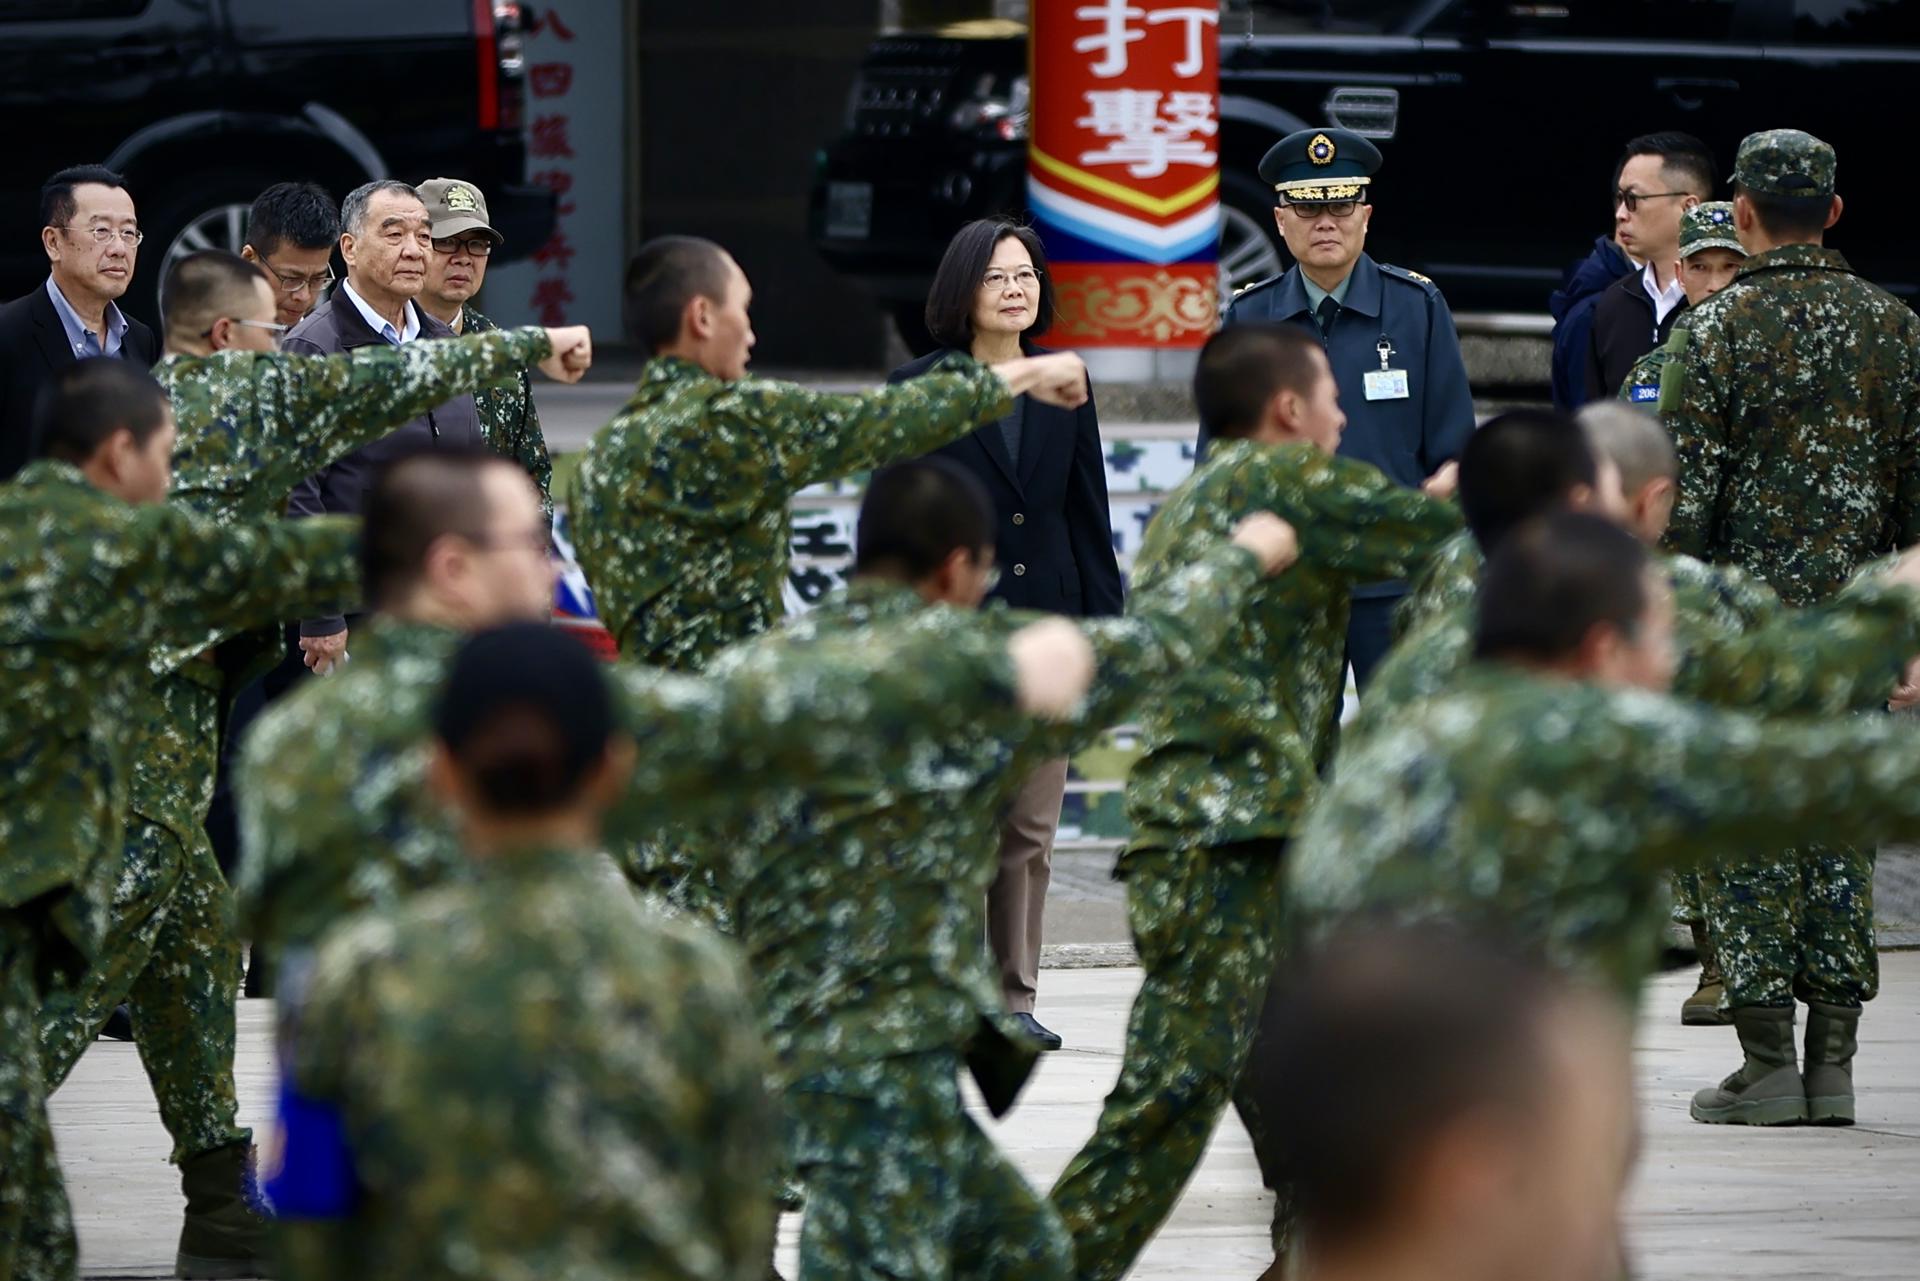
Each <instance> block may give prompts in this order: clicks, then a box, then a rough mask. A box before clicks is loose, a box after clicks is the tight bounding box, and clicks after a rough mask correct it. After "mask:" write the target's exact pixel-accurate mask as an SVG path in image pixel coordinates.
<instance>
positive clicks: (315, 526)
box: [113, 504, 360, 644]
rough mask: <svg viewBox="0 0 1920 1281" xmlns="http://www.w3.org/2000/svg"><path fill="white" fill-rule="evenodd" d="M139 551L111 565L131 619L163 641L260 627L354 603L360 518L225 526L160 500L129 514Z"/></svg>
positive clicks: (357, 587) (150, 636)
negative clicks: (115, 564)
mask: <svg viewBox="0 0 1920 1281" xmlns="http://www.w3.org/2000/svg"><path fill="white" fill-rule="evenodd" d="M133 526H134V528H133V530H132V531H130V532H132V533H133V537H132V539H131V540H130V545H131V546H133V547H135V548H137V549H139V550H138V553H137V554H136V555H134V556H132V557H129V558H128V559H126V560H124V561H122V562H121V563H120V564H119V565H117V566H116V567H115V571H114V575H113V577H114V579H115V582H114V586H115V589H116V592H117V599H118V601H119V602H120V603H121V605H122V606H123V607H124V608H126V609H127V610H129V611H130V612H131V617H132V621H131V622H130V624H129V626H131V627H135V628H140V629H144V630H147V631H148V640H149V641H151V642H153V643H157V644H165V643H186V642H191V641H194V640H197V639H200V637H201V635H202V634H204V633H205V632H207V631H209V630H212V629H219V628H246V627H262V626H267V625H270V624H274V623H277V622H279V621H281V620H282V619H287V618H297V617H299V616H300V615H302V614H311V613H317V612H325V611H327V610H331V609H338V608H341V607H342V606H343V605H347V604H352V603H355V602H357V601H358V599H359V595H360V565H359V549H360V521H359V518H357V517H324V518H322V517H316V518H314V519H312V520H301V521H281V520H272V521H266V522H263V523H260V524H247V525H234V526H222V525H218V524H215V523H214V522H212V521H209V520H206V519H205V518H203V517H200V516H196V515H193V514H192V513H190V512H188V511H186V510H184V509H183V508H178V507H173V506H170V505H167V504H158V505H155V506H152V507H147V508H143V509H142V510H141V511H140V513H139V514H138V515H137V516H136V517H135V518H134V521H133Z"/></svg>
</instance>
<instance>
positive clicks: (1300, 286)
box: [1274, 253, 1381, 320]
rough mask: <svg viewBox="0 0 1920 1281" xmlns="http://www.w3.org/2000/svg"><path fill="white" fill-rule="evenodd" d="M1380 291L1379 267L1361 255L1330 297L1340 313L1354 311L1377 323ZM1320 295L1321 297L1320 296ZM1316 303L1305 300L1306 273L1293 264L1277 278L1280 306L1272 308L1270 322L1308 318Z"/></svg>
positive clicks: (1313, 300)
mask: <svg viewBox="0 0 1920 1281" xmlns="http://www.w3.org/2000/svg"><path fill="white" fill-rule="evenodd" d="M1342 290H1345V292H1346V297H1344V298H1342V297H1341V296H1340V294H1341V291H1342ZM1314 292H1316V293H1318V292H1319V291H1318V290H1316V291H1314ZM1380 292H1381V286H1380V268H1379V266H1378V264H1376V263H1375V262H1374V261H1373V259H1372V258H1369V257H1368V256H1367V255H1366V254H1364V253H1363V254H1361V255H1360V257H1359V258H1358V259H1357V260H1355V262H1354V264H1353V270H1352V271H1350V272H1348V273H1347V278H1346V279H1345V280H1343V281H1342V282H1340V288H1339V289H1336V290H1334V291H1333V298H1334V301H1335V302H1338V303H1339V304H1340V307H1341V309H1342V310H1343V311H1357V312H1359V313H1360V314H1361V315H1363V316H1366V317H1368V318H1370V319H1375V320H1377V319H1379V316H1380ZM1321 296H1322V297H1325V295H1324V294H1322V295H1321ZM1318 302H1319V299H1318V298H1310V297H1309V295H1308V293H1307V277H1306V273H1304V272H1302V271H1301V270H1300V267H1299V264H1297V263H1296V264H1295V265H1294V266H1292V267H1290V268H1288V269H1287V274H1286V275H1284V276H1282V277H1281V278H1280V305H1279V306H1278V307H1277V308H1276V309H1275V312H1274V319H1276V320H1289V319H1292V318H1293V317H1295V316H1307V315H1312V314H1313V309H1314V307H1315V305H1317V304H1318Z"/></svg>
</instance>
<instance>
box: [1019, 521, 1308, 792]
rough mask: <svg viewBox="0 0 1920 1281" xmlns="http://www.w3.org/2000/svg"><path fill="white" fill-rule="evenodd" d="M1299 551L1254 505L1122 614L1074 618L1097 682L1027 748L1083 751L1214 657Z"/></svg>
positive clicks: (1283, 528)
mask: <svg viewBox="0 0 1920 1281" xmlns="http://www.w3.org/2000/svg"><path fill="white" fill-rule="evenodd" d="M1299 558H1300V540H1299V536H1298V535H1297V534H1296V533H1295V531H1294V528H1293V526H1291V525H1289V524H1288V523H1287V522H1286V521H1284V520H1282V519H1280V517H1278V516H1276V515H1274V514H1273V513H1272V512H1265V511H1263V512H1254V513H1252V514H1251V515H1248V516H1246V517H1244V518H1243V519H1242V520H1240V521H1239V522H1238V523H1237V524H1236V525H1235V526H1234V527H1233V533H1232V534H1231V535H1230V536H1229V537H1228V538H1227V539H1225V540H1223V541H1221V542H1219V543H1217V544H1215V545H1214V546H1213V547H1211V548H1209V549H1208V550H1207V551H1206V553H1205V554H1204V555H1202V556H1200V557H1199V558H1198V559H1196V560H1194V561H1193V562H1192V563H1190V564H1188V565H1186V566H1184V567H1183V568H1181V569H1180V570H1179V571H1178V572H1177V573H1174V574H1171V575H1169V576H1167V577H1166V578H1163V579H1161V580H1160V581H1159V582H1157V583H1155V584H1153V585H1152V586H1151V587H1142V588H1140V589H1138V590H1137V591H1136V592H1135V593H1134V595H1133V599H1132V600H1130V601H1129V602H1128V603H1127V612H1126V614H1125V615H1124V616H1122V617H1120V618H1094V619H1085V620H1082V621H1081V622H1080V623H1079V624H1078V625H1077V626H1078V628H1079V630H1080V632H1081V633H1082V634H1083V635H1085V636H1086V637H1087V639H1088V640H1089V641H1090V642H1091V643H1092V646H1093V653H1094V656H1095V665H1096V670H1095V673H1094V679H1093V686H1092V688H1091V689H1090V690H1089V691H1088V693H1087V696H1086V699H1085V700H1084V702H1083V703H1082V704H1081V705H1080V706H1079V707H1078V708H1077V709H1076V710H1075V712H1074V715H1073V716H1072V717H1071V718H1070V719H1068V720H1066V721H1062V722H1059V723H1057V724H1053V725H1047V726H1043V727H1041V728H1040V729H1039V731H1038V732H1037V733H1035V734H1034V735H1032V736H1030V737H1029V738H1028V739H1027V740H1026V741H1025V742H1024V743H1022V745H1021V752H1022V754H1023V755H1024V756H1026V757H1028V758H1030V759H1031V760H1033V761H1040V760H1045V759H1048V758H1051V757H1055V756H1063V755H1066V754H1067V753H1070V752H1074V751H1078V750H1080V749H1081V748H1082V747H1085V746H1086V745H1087V744H1088V743H1089V742H1091V741H1092V740H1093V739H1094V738H1095V737H1096V736H1097V735H1098V734H1100V732H1101V731H1103V730H1105V729H1106V728H1107V727H1108V726H1110V725H1113V724H1115V723H1116V722H1118V721H1120V720H1123V719H1124V718H1125V717H1127V716H1128V715H1130V714H1131V713H1132V711H1133V709H1134V707H1135V706H1136V705H1137V704H1138V703H1139V702H1140V700H1141V699H1143V698H1145V697H1147V696H1149V695H1151V694H1152V693H1153V692H1154V691H1155V690H1157V689H1159V688H1161V687H1162V684H1163V682H1165V681H1166V680H1167V679H1169V678H1170V677H1172V676H1174V675H1176V674H1178V673H1179V672H1181V671H1184V670H1187V669H1189V668H1191V667H1193V666H1195V665H1197V664H1201V663H1206V662H1209V661H1211V660H1212V659H1213V657H1214V655H1215V653H1216V652H1217V651H1218V650H1219V649H1220V647H1221V645H1222V644H1224V643H1225V642H1226V640H1227V638H1228V637H1229V636H1231V635H1232V634H1233V631H1234V627H1235V625H1236V624H1237V623H1239V622H1240V620H1241V616H1242V614H1243V612H1244V611H1245V609H1246V607H1247V602H1248V599H1249V598H1250V597H1251V596H1252V595H1253V593H1254V591H1255V590H1256V588H1257V587H1258V585H1259V583H1260V582H1261V581H1263V580H1264V579H1268V578H1273V577H1275V576H1276V575H1279V574H1281V573H1284V572H1285V571H1286V570H1287V569H1288V568H1289V567H1291V566H1292V565H1293V564H1294V562H1296V561H1297V560H1299ZM1010 772H1013V773H1017V772H1019V771H1010Z"/></svg>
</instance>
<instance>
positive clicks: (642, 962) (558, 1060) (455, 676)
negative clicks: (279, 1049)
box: [269, 623, 777, 1281]
mask: <svg viewBox="0 0 1920 1281" xmlns="http://www.w3.org/2000/svg"><path fill="white" fill-rule="evenodd" d="M437 702H438V707H437V711H436V712H435V714H434V717H433V723H434V728H435V733H436V738H437V741H436V742H435V744H434V746H433V748H432V749H431V750H432V751H433V752H434V753H435V759H434V761H433V764H432V767H431V768H432V781H433V783H434V787H435V791H436V792H438V793H439V794H440V798H441V799H442V800H443V801H445V802H448V803H450V804H451V805H452V806H453V807H454V808H455V810H456V813H457V821H458V823H459V825H460V827H461V837H462V840H461V845H462V852H463V857H464V859H465V862H466V868H465V871H464V874H463V875H461V876H460V877H458V878H456V879H455V880H453V881H451V882H449V883H448V884H445V885H442V886H439V887H437V888H435V889H432V890H427V891H423V892H422V893H420V894H417V895H414V896H412V897H410V898H408V899H405V900H403V901H399V902H395V903H391V904H388V905H386V906H383V907H382V908H380V909H378V910H375V911H372V912H369V913H367V914H365V915H364V916H362V917H361V918H360V919H358V920H356V921H354V922H352V923H351V924H348V925H345V926H343V927H342V928H341V929H339V930H336V931H334V932H332V933H331V934H330V935H329V937H328V940H327V942H326V944H325V945H324V946H323V948H322V949H321V952H320V955H319V959H318V961H317V962H316V964H315V966H314V970H313V976H312V982H311V984H310V986H309V989H308V995H307V998H306V1000H305V1002H304V1004H303V1006H302V1009H301V1011H300V1015H299V1019H298V1023H297V1026H296V1028H295V1030H294V1031H293V1034H292V1037H291V1045H292V1051H291V1054H290V1055H289V1064H290V1067H289V1071H288V1083H289V1085H290V1087H291V1090H292V1092H293V1093H294V1096H295V1098H294V1102H293V1104H292V1105H291V1106H289V1107H287V1108H286V1113H287V1114H288V1115H289V1116H291V1117H293V1118H294V1121H293V1123H292V1124H289V1125H288V1126H287V1132H288V1142H287V1150H286V1162H285V1167H284V1169H285V1172H284V1173H283V1174H282V1175H281V1176H280V1178H279V1179H278V1180H277V1181H276V1182H275V1183H274V1184H272V1185H270V1189H269V1190H270V1191H272V1192H273V1193H275V1194H276V1203H277V1204H279V1205H280V1206H281V1210H282V1215H283V1218H285V1219H286V1220H287V1221H288V1222H287V1227H286V1235H287V1238H288V1240H289V1242H290V1243H291V1244H290V1248H289V1250H288V1251H287V1261H288V1267H287V1269H286V1271H285V1272H284V1273H283V1275H285V1276H287V1277H289V1278H290V1281H309V1279H310V1281H334V1279H335V1278H341V1277H364V1278H370V1279H379V1278H392V1279H393V1281H414V1279H415V1278H424V1277H451V1276H474V1277H480V1276H484V1277H501V1278H504V1277H528V1278H533V1277H542V1278H561V1277H607V1278H612V1277H663V1278H664V1277H684V1278H693V1277H700V1278H713V1279H714V1281H762V1279H763V1278H764V1277H765V1276H766V1266H767V1259H768V1257H769V1251H770V1248H771V1238H770V1234H769V1232H768V1227H769V1223H768V1220H767V1217H766V1215H765V1214H764V1213H760V1212H758V1204H759V1201H758V1198H759V1196H760V1195H762V1194H764V1189H765V1187H766V1180H767V1177H768V1173H769V1170H770V1169H771V1166H772V1161H773V1154H774V1151H775V1148H776V1145H777V1131H776V1128H775V1125H774V1114H773V1109H772V1107H771V1106H770V1103H769V1100H768V1098H767V1095H766V1091H765V1089H764V1086H763V1084H762V1077H763V1073H764V1070H765V1049H764V1046H763V1044H762V1042H761V1038H760V1036H759V1033H758V1029H757V1027H756V1025H755V1022H754V1014H753V1008H752V1006H751V1005H750V1004H749V1002H748V1000H747V993H746V984H745V981H744V976H743V974H742V973H741V970H740V966H739V962H738V960H737V959H736V958H735V957H734V956H733V955H732V954H731V950H730V949H728V948H726V947H725V946H724V945H722V944H721V943H720V941H719V940H718V939H716V938H714V936H713V935H712V934H711V933H710V932H708V931H705V930H699V929H694V928H690V927H687V926H681V925H678V924H676V923H674V922H671V921H668V920H665V919H662V918H661V917H659V916H658V915H657V914H656V913H654V912H652V911H650V910H648V909H647V908H645V907H643V906H642V905H641V904H639V903H638V902H636V901H635V900H634V899H633V897H632V896H630V895H628V894H625V893H621V892H619V891H618V890H617V889H616V890H615V891H614V892H613V893H611V894H610V893H608V889H609V884H608V880H607V877H606V875H605V874H603V873H602V871H601V870H600V868H601V866H602V862H601V860H600V859H599V858H598V857H597V856H596V854H595V852H594V849H593V844H594V841H595V838H596V837H597V835H598V827H599V824H600V822H601V820H602V817H603V815H604V814H605V812H606V810H607V808H608V806H609V805H610V803H611V802H612V801H613V799H614V797H615V796H616V795H617V794H618V792H619V790H620V788H621V787H622V785H623V783H624V779H623V777H622V775H623V773H624V770H625V767H626V766H627V765H629V764H631V761H632V757H633V755H634V744H633V743H632V741H631V740H628V739H626V738H625V737H624V735H623V734H622V733H621V731H620V730H619V728H618V725H619V721H618V718H617V717H616V714H615V709H614V704H613V699H612V697H611V691H610V690H609V689H608V684H607V680H606V678H605V677H604V676H603V675H602V674H601V672H600V670H599V664H598V662H597V661H596V660H595V659H594V658H593V657H592V656H591V655H590V654H589V653H588V651H587V650H586V649H585V647H583V646H581V645H580V644H578V642H576V641H575V640H573V639H571V638H569V637H567V636H565V635H563V634H561V633H559V632H556V631H555V630H554V629H553V628H551V627H548V626H543V625H540V624H537V623H519V624H513V625H510V626H507V627H503V628H500V629H497V630H494V631H490V632H485V633H482V634H481V635H479V636H476V637H474V638H473V639H472V640H471V641H469V642H467V643H466V644H465V645H464V646H463V647H462V648H461V650H460V652H459V654H458V655H457V656H456V657H455V658H454V661H453V662H452V664H451V669H450V671H449V672H448V674H447V680H446V689H445V692H444V694H443V695H441V696H440V697H439V698H438V700H437ZM529 730H531V731H532V732H529ZM320 1117H324V1118H326V1119H327V1121H329V1122H332V1124H331V1125H328V1124H318V1123H316V1118H320ZM336 1126H337V1129H336V1128H335V1127H336ZM338 1158H344V1161H345V1165H346V1167H347V1170H346V1173H345V1176H344V1177H342V1178H338V1179H332V1180H329V1179H323V1178H322V1177H319V1176H320V1175H321V1174H322V1173H323V1172H324V1171H325V1170H327V1169H328V1167H329V1166H330V1165H331V1164H332V1161H333V1160H334V1159H338Z"/></svg>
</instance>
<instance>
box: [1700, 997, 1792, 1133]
mask: <svg viewBox="0 0 1920 1281" xmlns="http://www.w3.org/2000/svg"><path fill="white" fill-rule="evenodd" d="M1793 1011H1794V1007H1793V1006H1791V1005H1789V1006H1788V1007H1786V1008H1785V1009H1783V1010H1776V1009H1773V1008H1772V1007H1770V1006H1764V1005H1743V1006H1740V1007H1739V1008H1737V1009H1735V1010H1734V1012H1733V1030H1734V1031H1735V1032H1737V1033H1739V1034H1740V1048H1741V1050H1743V1051H1744V1052H1745V1053H1746V1061H1745V1062H1744V1063H1742V1064H1741V1065H1740V1070H1739V1071H1737V1072H1735V1073H1734V1074H1733V1075H1732V1076H1730V1077H1728V1078H1727V1079H1726V1080H1724V1081H1722V1082H1720V1084H1719V1085H1718V1086H1715V1087H1713V1088H1711V1089H1705V1090H1701V1091H1700V1092H1699V1093H1698V1094H1695V1095H1694V1096H1693V1106H1692V1107H1691V1108H1690V1109H1689V1112H1690V1113H1691V1114H1692V1116H1693V1119H1694V1120H1696V1121H1705V1122H1706V1123H1707V1124H1708V1125H1802V1124H1804V1123H1805V1122H1806V1119H1807V1093H1806V1087H1805V1086H1804V1085H1803V1084H1802V1082H1801V1080H1800V1069H1799V1065H1798V1063H1797V1061H1796V1059H1795V1055H1794V1049H1795V1047H1794V1044H1793Z"/></svg>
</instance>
